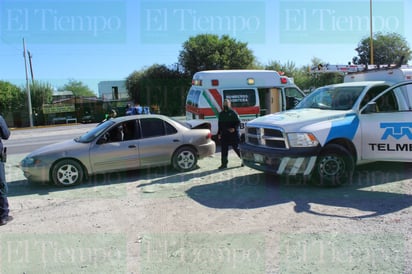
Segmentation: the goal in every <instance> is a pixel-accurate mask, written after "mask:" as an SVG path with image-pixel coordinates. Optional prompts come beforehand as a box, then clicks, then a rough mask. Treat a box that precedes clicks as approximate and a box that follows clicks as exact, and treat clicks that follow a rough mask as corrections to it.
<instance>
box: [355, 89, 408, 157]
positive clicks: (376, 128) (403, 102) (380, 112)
mask: <svg viewBox="0 0 412 274" xmlns="http://www.w3.org/2000/svg"><path fill="white" fill-rule="evenodd" d="M381 95H382V96H380V98H376V99H375V100H374V101H376V105H377V112H372V113H367V112H365V110H366V109H365V108H362V110H361V114H360V116H359V119H360V127H361V131H362V141H361V143H362V146H361V151H362V159H364V160H375V161H412V156H411V155H412V154H411V153H412V108H411V106H410V103H409V102H408V101H409V100H408V96H409V98H412V82H408V83H402V84H397V85H395V86H392V87H391V88H390V89H387V90H386V91H384V92H383V93H381Z"/></svg>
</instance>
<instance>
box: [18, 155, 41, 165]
mask: <svg viewBox="0 0 412 274" xmlns="http://www.w3.org/2000/svg"><path fill="white" fill-rule="evenodd" d="M39 162H40V161H39V160H37V159H36V158H34V157H26V158H24V159H23V160H21V162H20V165H21V166H26V167H29V166H34V165H35V164H38V163H39Z"/></svg>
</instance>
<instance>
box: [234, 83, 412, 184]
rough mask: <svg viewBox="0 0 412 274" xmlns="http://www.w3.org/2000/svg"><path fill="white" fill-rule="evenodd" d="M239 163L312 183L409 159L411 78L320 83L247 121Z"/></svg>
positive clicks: (338, 179) (341, 180)
mask: <svg viewBox="0 0 412 274" xmlns="http://www.w3.org/2000/svg"><path fill="white" fill-rule="evenodd" d="M240 149H241V155H242V159H243V163H244V164H245V165H246V166H248V167H250V168H253V169H257V170H261V171H264V172H268V173H274V174H279V175H302V176H305V177H307V178H309V179H310V180H311V181H312V182H313V183H315V184H317V185H333V186H337V185H341V184H343V183H345V182H348V181H350V180H351V178H352V175H353V173H354V169H355V167H356V165H359V164H362V163H367V162H373V161H399V162H412V81H403V82H399V83H397V84H393V82H387V81H359V82H346V83H342V84H335V85H329V86H324V87H320V88H318V89H316V90H315V91H313V92H312V93H311V94H310V95H308V96H307V97H305V98H304V99H303V100H302V101H301V102H300V103H299V104H298V105H297V107H296V108H295V109H292V110H287V111H283V112H279V113H274V114H269V115H265V116H262V117H259V118H256V119H254V120H252V121H250V122H248V123H247V124H246V128H245V142H244V143H243V144H241V146H240Z"/></svg>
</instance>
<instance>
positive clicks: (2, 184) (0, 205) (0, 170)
mask: <svg viewBox="0 0 412 274" xmlns="http://www.w3.org/2000/svg"><path fill="white" fill-rule="evenodd" d="M9 136H10V130H9V128H8V127H7V124H6V121H4V119H3V116H1V115H0V152H1V159H0V226H1V225H5V224H7V223H8V222H10V221H11V220H13V217H11V216H9V202H8V200H7V183H6V171H5V170H4V163H5V162H6V150H5V148H3V143H2V141H1V140H2V139H4V140H7V139H9Z"/></svg>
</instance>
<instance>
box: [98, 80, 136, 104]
mask: <svg viewBox="0 0 412 274" xmlns="http://www.w3.org/2000/svg"><path fill="white" fill-rule="evenodd" d="M98 92H99V97H100V98H102V99H103V100H122V99H126V100H127V99H129V94H128V93H127V89H126V80H118V81H101V82H99V84H98Z"/></svg>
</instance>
